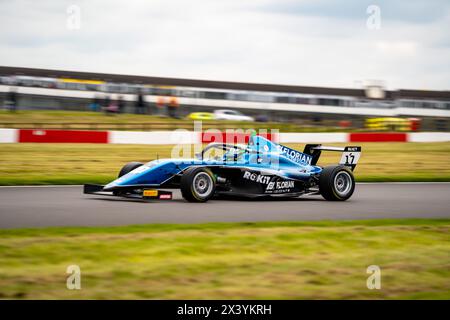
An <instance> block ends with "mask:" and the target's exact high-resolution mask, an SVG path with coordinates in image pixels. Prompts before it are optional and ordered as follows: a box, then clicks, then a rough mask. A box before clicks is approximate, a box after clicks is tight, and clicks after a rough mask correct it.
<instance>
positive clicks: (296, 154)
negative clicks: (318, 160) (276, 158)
mask: <svg viewBox="0 0 450 320" xmlns="http://www.w3.org/2000/svg"><path fill="white" fill-rule="evenodd" d="M278 148H279V149H280V152H282V153H284V154H286V156H287V157H288V158H289V159H290V160H292V161H294V162H297V163H301V164H308V165H311V161H312V157H311V156H310V155H309V154H305V153H303V152H300V151H297V150H294V149H291V148H288V147H285V146H282V145H278Z"/></svg>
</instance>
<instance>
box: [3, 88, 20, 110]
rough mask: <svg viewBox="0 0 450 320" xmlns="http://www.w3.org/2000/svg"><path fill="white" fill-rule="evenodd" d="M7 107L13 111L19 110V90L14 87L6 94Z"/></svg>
mask: <svg viewBox="0 0 450 320" xmlns="http://www.w3.org/2000/svg"><path fill="white" fill-rule="evenodd" d="M5 104H6V107H7V108H8V109H9V111H11V112H16V111H17V92H16V89H15V88H14V87H11V89H10V90H9V92H8V94H7V95H6V103H5Z"/></svg>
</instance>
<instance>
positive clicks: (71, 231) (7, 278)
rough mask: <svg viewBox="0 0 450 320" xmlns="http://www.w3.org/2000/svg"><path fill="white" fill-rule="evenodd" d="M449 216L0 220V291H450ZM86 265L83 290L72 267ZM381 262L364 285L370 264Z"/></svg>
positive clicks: (177, 294) (384, 294)
mask: <svg viewBox="0 0 450 320" xmlns="http://www.w3.org/2000/svg"><path fill="white" fill-rule="evenodd" d="M449 231H450V220H415V219H406V220H368V221H345V222H342V221H341V222H331V221H321V222H267V223H213V224H194V225H147V226H128V227H108V228H106V227H104V228H101V227H91V228H88V227H84V228H73V227H70V228H44V229H16V230H2V237H1V238H0V297H1V298H7V299H9V298H23V299H53V298H63V299H75V298H81V299H116V298H117V299H119V298H120V299H142V298H155V299H299V298H301V299H303V298H308V299H410V298H412V299H423V298H425V299H428V298H436V299H449V298H450V282H449V281H448V279H449V276H450V268H449V266H450V255H449V252H450V241H449V237H448V234H449ZM72 264H76V265H78V266H80V268H81V286H82V289H81V290H68V289H66V277H67V276H68V275H67V274H66V273H65V272H66V268H67V266H69V265H72ZM369 265H378V266H379V267H380V268H381V290H368V289H367V287H366V280H367V277H368V276H369V275H368V274H367V273H366V268H367V267H368V266H369Z"/></svg>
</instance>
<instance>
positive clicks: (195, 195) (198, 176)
mask: <svg viewBox="0 0 450 320" xmlns="http://www.w3.org/2000/svg"><path fill="white" fill-rule="evenodd" d="M180 189H181V194H182V196H183V198H184V199H186V200H187V201H189V202H206V201H208V200H209V199H211V198H212V197H213V196H214V192H215V190H216V179H215V177H214V175H213V173H212V172H211V170H209V169H207V168H201V167H192V168H189V169H187V170H186V171H185V172H184V173H183V175H182V177H181V181H180Z"/></svg>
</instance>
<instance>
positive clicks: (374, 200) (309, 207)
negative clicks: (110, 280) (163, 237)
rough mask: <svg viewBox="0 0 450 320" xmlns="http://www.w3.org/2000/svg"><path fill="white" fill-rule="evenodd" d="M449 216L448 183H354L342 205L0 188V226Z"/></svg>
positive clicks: (315, 200)
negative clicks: (127, 196) (195, 200)
mask: <svg viewBox="0 0 450 320" xmlns="http://www.w3.org/2000/svg"><path fill="white" fill-rule="evenodd" d="M377 218H450V183H377V184H358V185H357V187H356V191H355V193H354V195H353V197H352V198H351V199H350V200H349V201H346V202H328V201H325V200H324V199H323V198H322V197H320V196H307V197H303V198H297V199H290V200H269V201H268V200H265V201H255V200H238V201H236V200H211V201H209V202H207V203H188V202H186V201H184V200H183V199H182V198H181V195H180V193H179V191H174V199H173V200H155V201H152V202H142V201H140V200H132V199H123V198H115V197H106V196H96V195H84V194H82V186H59V187H58V186H47V187H38V186H36V187H0V228H21V227H44V226H113V225H129V224H145V223H201V222H230V221H276V220H285V221H287V220H290V221H293V220H328V219H331V220H348V219H377Z"/></svg>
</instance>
